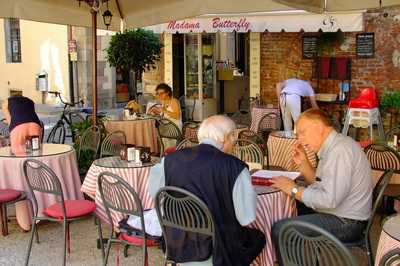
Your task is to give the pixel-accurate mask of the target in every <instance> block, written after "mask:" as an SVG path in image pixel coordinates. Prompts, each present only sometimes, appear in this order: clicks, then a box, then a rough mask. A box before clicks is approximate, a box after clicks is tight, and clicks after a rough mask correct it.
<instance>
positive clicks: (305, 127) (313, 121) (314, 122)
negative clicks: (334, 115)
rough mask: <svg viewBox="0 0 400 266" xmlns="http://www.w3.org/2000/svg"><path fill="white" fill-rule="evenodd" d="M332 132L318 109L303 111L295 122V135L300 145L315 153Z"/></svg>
mask: <svg viewBox="0 0 400 266" xmlns="http://www.w3.org/2000/svg"><path fill="white" fill-rule="evenodd" d="M332 130H333V128H332V124H331V122H330V120H329V119H328V117H327V115H326V114H325V113H324V112H322V111H321V110H319V109H309V110H307V111H305V112H304V113H302V114H301V115H300V117H299V118H298V119H297V122H296V133H297V136H298V139H299V141H300V143H301V144H302V145H304V146H306V147H307V148H309V149H310V150H312V151H314V152H316V153H317V152H318V151H319V149H320V148H321V146H322V144H323V143H324V141H325V139H326V138H327V137H328V136H329V134H330V133H331V132H332Z"/></svg>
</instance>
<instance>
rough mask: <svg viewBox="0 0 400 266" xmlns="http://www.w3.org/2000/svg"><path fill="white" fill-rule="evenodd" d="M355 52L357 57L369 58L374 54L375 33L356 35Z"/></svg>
mask: <svg viewBox="0 0 400 266" xmlns="http://www.w3.org/2000/svg"><path fill="white" fill-rule="evenodd" d="M356 53H357V57H359V58H371V57H374V55H375V34H374V33H373V32H366V33H359V34H357V36H356Z"/></svg>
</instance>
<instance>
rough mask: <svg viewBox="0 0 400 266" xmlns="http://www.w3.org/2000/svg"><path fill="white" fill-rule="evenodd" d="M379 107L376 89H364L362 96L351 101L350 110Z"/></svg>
mask: <svg viewBox="0 0 400 266" xmlns="http://www.w3.org/2000/svg"><path fill="white" fill-rule="evenodd" d="M378 106H379V101H378V97H377V94H376V90H375V89H374V88H364V89H362V90H361V93H360V95H359V96H358V97H357V98H355V99H352V100H350V102H349V107H350V108H361V109H372V108H377V107H378Z"/></svg>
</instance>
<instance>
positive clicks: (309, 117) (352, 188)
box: [272, 109, 373, 243]
mask: <svg viewBox="0 0 400 266" xmlns="http://www.w3.org/2000/svg"><path fill="white" fill-rule="evenodd" d="M296 131H297V136H298V143H297V144H296V146H295V149H294V153H293V159H294V162H295V163H296V164H297V165H298V167H299V170H300V172H301V174H302V176H303V177H304V178H305V181H306V183H307V184H308V186H307V187H303V186H297V185H296V183H295V182H294V181H293V180H291V179H288V178H287V177H283V176H279V177H274V178H273V182H274V185H273V186H275V187H277V188H279V189H281V190H282V191H283V192H285V193H286V194H288V195H291V196H292V197H294V198H296V200H298V202H301V203H303V204H304V205H305V206H306V207H304V205H302V204H298V215H299V216H298V217H295V218H289V219H284V220H281V221H278V222H277V223H275V224H274V226H273V228H272V236H273V239H274V241H275V243H277V241H278V235H279V230H280V228H281V226H282V225H283V224H284V223H285V222H287V221H288V220H290V219H295V220H301V221H306V222H309V223H312V224H314V225H317V226H319V227H322V228H323V229H325V230H327V231H328V232H330V233H332V234H333V235H334V236H336V237H337V238H338V239H339V240H340V241H342V242H345V243H346V242H347V243H349V242H354V241H357V240H359V239H360V236H361V235H362V232H363V230H364V228H365V226H366V224H367V220H368V218H369V217H370V215H371V207H372V189H373V183H372V175H371V166H370V164H369V161H368V158H367V156H366V155H365V153H364V151H363V150H362V149H361V147H360V145H359V144H358V143H357V142H356V141H354V140H353V139H352V138H350V137H347V136H344V135H342V134H340V133H337V132H336V131H335V130H334V129H333V128H332V125H331V123H330V120H329V119H328V118H327V116H326V115H325V114H324V113H323V112H322V111H320V110H318V109H309V110H307V111H305V112H304V113H302V114H301V115H300V117H299V119H298V120H297V124H296ZM303 146H305V147H307V148H308V149H309V150H311V151H314V152H315V153H317V155H318V158H319V162H318V166H317V168H316V169H314V168H313V167H312V166H311V163H310V162H309V161H308V159H307V156H306V154H305V151H304V149H303ZM299 206H300V207H303V208H299Z"/></svg>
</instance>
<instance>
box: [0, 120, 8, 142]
mask: <svg viewBox="0 0 400 266" xmlns="http://www.w3.org/2000/svg"><path fill="white" fill-rule="evenodd" d="M0 135H1V136H3V137H6V138H8V137H9V136H10V131H9V125H8V124H7V123H6V122H5V119H3V120H1V121H0Z"/></svg>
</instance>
